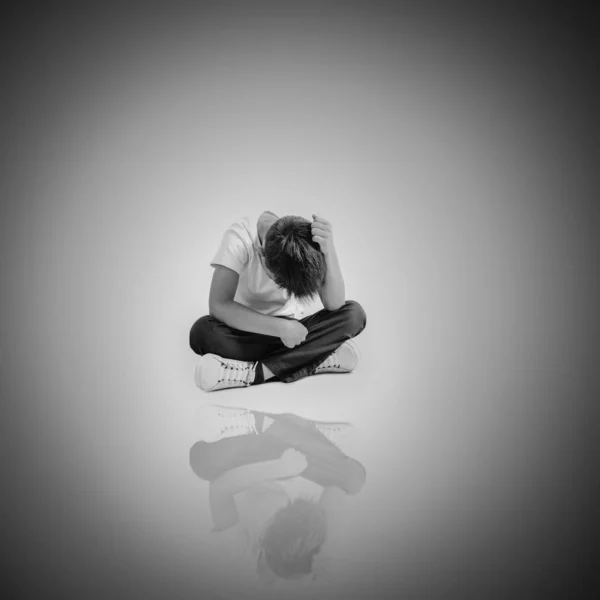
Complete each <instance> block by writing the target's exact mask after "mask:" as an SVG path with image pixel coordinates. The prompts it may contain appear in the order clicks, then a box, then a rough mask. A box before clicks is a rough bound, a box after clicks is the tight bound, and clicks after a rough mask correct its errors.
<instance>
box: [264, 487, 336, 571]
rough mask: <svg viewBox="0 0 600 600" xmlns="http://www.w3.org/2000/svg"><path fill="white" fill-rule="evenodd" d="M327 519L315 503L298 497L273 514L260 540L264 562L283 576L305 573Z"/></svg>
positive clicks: (319, 542)
mask: <svg viewBox="0 0 600 600" xmlns="http://www.w3.org/2000/svg"><path fill="white" fill-rule="evenodd" d="M325 533H326V521H325V515H324V513H323V511H322V509H321V508H320V507H319V506H318V505H317V504H315V503H313V502H310V501H308V500H304V499H298V500H295V501H293V502H291V503H290V504H288V505H287V506H286V507H284V508H282V509H280V510H279V511H278V512H276V513H275V515H274V516H273V517H272V519H271V521H270V522H269V523H268V524H267V527H266V529H265V531H264V533H263V536H262V539H261V551H262V556H263V557H264V562H265V563H266V565H267V566H268V568H269V569H270V570H271V572H272V573H273V574H275V575H277V576H278V577H281V578H283V579H296V578H298V577H303V576H304V575H308V574H309V573H310V572H311V569H312V561H313V557H314V556H315V554H317V552H319V550H320V549H321V545H322V544H323V542H324V540H325Z"/></svg>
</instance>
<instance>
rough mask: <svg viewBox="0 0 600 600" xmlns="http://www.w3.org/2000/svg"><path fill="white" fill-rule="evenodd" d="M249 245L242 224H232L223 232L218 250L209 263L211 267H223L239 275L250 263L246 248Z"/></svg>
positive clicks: (249, 241)
mask: <svg viewBox="0 0 600 600" xmlns="http://www.w3.org/2000/svg"><path fill="white" fill-rule="evenodd" d="M251 243H252V241H251V240H249V239H248V232H247V231H246V230H245V228H244V226H243V224H242V223H241V222H240V223H234V224H233V225H231V226H230V227H228V228H227V229H226V230H225V233H224V234H223V238H222V239H221V244H220V246H219V249H218V250H217V252H216V254H215V256H214V257H213V259H212V260H211V262H210V264H211V266H212V267H214V266H216V265H223V266H224V267H228V268H229V269H232V270H233V271H235V272H236V273H238V274H240V273H241V272H242V271H243V270H244V269H245V268H246V267H247V266H248V263H249V262H250V253H249V250H248V246H249V244H251Z"/></svg>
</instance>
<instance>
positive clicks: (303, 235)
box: [264, 216, 327, 302]
mask: <svg viewBox="0 0 600 600" xmlns="http://www.w3.org/2000/svg"><path fill="white" fill-rule="evenodd" d="M264 258H265V264H266V266H267V269H269V271H271V273H272V274H273V278H274V280H275V283H277V285H278V286H279V287H281V288H283V289H285V290H287V291H288V292H289V293H290V294H291V295H292V296H294V297H295V298H296V299H298V300H300V301H301V302H306V301H308V300H311V299H312V298H314V296H315V295H316V293H317V292H318V290H319V289H320V288H321V286H322V285H323V283H324V281H325V275H326V274H327V264H326V263H325V256H324V255H323V253H322V252H321V248H320V247H319V244H317V243H316V242H314V241H313V239H312V232H311V223H310V221H308V220H307V219H304V218H303V217H294V216H286V217H281V218H280V219H278V220H277V221H275V223H273V225H271V227H270V228H269V230H268V231H267V235H266V237H265V244H264Z"/></svg>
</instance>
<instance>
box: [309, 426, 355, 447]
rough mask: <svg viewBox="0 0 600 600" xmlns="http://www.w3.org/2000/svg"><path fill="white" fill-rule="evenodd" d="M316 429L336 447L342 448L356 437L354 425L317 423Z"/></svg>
mask: <svg viewBox="0 0 600 600" xmlns="http://www.w3.org/2000/svg"><path fill="white" fill-rule="evenodd" d="M315 427H316V428H317V430H318V431H319V432H320V433H322V434H323V435H324V436H325V437H326V438H327V439H328V440H329V441H330V442H331V443H332V444H333V445H334V446H336V447H338V448H340V446H343V445H344V444H345V443H346V442H349V441H351V440H353V439H354V438H355V437H356V433H357V432H356V428H355V427H354V425H352V423H322V422H315Z"/></svg>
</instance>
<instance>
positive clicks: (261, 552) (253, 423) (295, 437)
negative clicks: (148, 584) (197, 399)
mask: <svg viewBox="0 0 600 600" xmlns="http://www.w3.org/2000/svg"><path fill="white" fill-rule="evenodd" d="M197 431H198V436H199V439H198V441H197V442H196V443H194V445H193V446H192V448H191V450H190V466H191V469H192V471H193V472H194V473H195V474H196V475H197V476H198V477H199V478H200V479H201V480H203V481H206V482H207V485H206V488H205V490H204V493H205V494H206V495H207V497H208V502H206V503H205V504H202V503H199V506H205V507H206V510H207V511H208V512H209V514H210V519H209V521H210V523H211V532H210V536H209V543H210V544H212V546H213V548H214V554H213V557H214V562H215V570H214V573H215V581H214V582H213V585H212V589H213V590H214V591H217V592H222V593H226V592H227V591H229V592H231V593H232V594H236V595H237V597H240V596H239V593H242V594H243V596H242V597H251V596H252V594H254V593H255V594H256V597H261V598H262V597H264V595H265V593H274V594H277V592H278V591H279V592H281V591H282V589H285V593H286V594H288V595H289V593H293V592H294V591H296V592H300V591H301V590H310V591H311V593H312V592H316V591H317V590H318V589H325V587H327V586H328V585H331V584H332V583H333V582H335V578H336V571H340V566H342V567H343V563H344V558H343V551H342V549H343V547H344V544H345V543H346V542H347V536H345V532H347V531H348V530H349V529H351V528H350V527H349V523H351V522H352V519H353V517H352V498H353V497H355V496H357V495H358V494H359V493H360V492H361V491H362V490H363V487H364V485H365V482H366V480H367V473H366V469H365V467H364V465H363V464H361V462H360V461H359V460H358V459H357V458H356V457H355V456H352V455H351V451H352V450H351V449H352V448H354V449H356V445H357V440H358V436H357V428H356V427H355V425H354V424H353V423H350V422H347V421H343V420H336V421H332V420H327V421H325V420H324V421H319V420H310V419H306V418H303V417H300V416H299V415H297V414H292V413H283V414H282V413H271V412H269V413H267V412H261V411H255V410H248V409H246V408H231V407H227V406H219V405H204V406H202V407H201V408H200V409H199V411H198V414H197ZM342 570H343V568H342ZM217 574H220V575H221V577H218V576H217ZM338 575H339V573H338ZM342 581H343V580H342Z"/></svg>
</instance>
